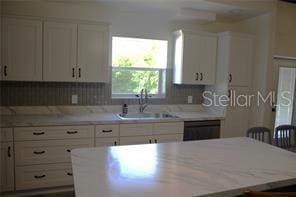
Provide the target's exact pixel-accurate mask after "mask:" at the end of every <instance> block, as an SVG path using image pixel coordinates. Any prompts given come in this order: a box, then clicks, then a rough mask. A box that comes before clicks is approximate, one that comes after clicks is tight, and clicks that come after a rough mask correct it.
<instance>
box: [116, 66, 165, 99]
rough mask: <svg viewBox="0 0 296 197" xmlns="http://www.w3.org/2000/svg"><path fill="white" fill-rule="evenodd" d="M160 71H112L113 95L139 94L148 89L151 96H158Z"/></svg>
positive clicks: (117, 69) (118, 69)
mask: <svg viewBox="0 0 296 197" xmlns="http://www.w3.org/2000/svg"><path fill="white" fill-rule="evenodd" d="M159 75H160V71H158V70H156V71H150V70H148V71H147V70H134V69H126V68H125V69H120V68H113V69H112V94H138V93H139V92H140V91H141V90H142V89H144V88H146V89H147V90H148V93H149V94H158V93H159V92H158V86H159Z"/></svg>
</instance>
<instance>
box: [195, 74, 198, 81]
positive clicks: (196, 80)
mask: <svg viewBox="0 0 296 197" xmlns="http://www.w3.org/2000/svg"><path fill="white" fill-rule="evenodd" d="M195 74H196V78H195V80H196V81H198V73H195Z"/></svg>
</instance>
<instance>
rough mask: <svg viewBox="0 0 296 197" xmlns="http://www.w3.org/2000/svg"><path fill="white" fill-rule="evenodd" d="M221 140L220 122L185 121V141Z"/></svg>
mask: <svg viewBox="0 0 296 197" xmlns="http://www.w3.org/2000/svg"><path fill="white" fill-rule="evenodd" d="M215 138H220V120H210V121H185V122H184V136H183V141H190V140H207V139H215Z"/></svg>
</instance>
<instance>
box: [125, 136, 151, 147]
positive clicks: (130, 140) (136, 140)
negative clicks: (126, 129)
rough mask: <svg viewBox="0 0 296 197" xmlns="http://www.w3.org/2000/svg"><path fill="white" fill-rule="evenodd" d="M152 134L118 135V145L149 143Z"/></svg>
mask: <svg viewBox="0 0 296 197" xmlns="http://www.w3.org/2000/svg"><path fill="white" fill-rule="evenodd" d="M152 138H153V136H133V137H132V136H130V137H120V145H133V144H151V143H152Z"/></svg>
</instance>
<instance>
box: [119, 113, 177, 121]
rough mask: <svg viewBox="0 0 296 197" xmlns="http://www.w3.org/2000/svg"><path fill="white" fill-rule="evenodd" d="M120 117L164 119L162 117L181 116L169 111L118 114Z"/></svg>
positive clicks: (125, 118) (126, 118)
mask: <svg viewBox="0 0 296 197" xmlns="http://www.w3.org/2000/svg"><path fill="white" fill-rule="evenodd" d="M117 115H118V117H119V118H120V119H124V120H128V119H162V118H179V117H178V116H174V115H171V114H168V113H134V114H125V115H123V114H117Z"/></svg>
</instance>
